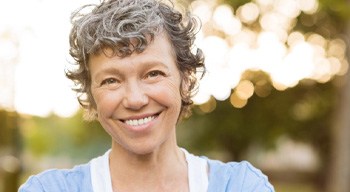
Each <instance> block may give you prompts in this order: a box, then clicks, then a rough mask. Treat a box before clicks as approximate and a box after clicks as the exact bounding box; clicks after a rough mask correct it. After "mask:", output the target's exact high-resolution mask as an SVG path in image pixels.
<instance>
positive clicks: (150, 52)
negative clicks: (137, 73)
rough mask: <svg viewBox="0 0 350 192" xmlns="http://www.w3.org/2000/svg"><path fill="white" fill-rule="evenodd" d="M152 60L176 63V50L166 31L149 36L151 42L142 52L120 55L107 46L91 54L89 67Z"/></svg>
mask: <svg viewBox="0 0 350 192" xmlns="http://www.w3.org/2000/svg"><path fill="white" fill-rule="evenodd" d="M132 42H133V41H132ZM131 46H133V45H131ZM152 61H156V62H162V63H165V64H176V57H175V51H174V49H173V46H172V45H171V43H170V40H169V38H168V37H167V35H166V34H165V33H159V34H158V35H155V36H154V38H153V40H151V38H149V43H148V45H147V46H146V47H145V49H144V50H143V51H142V52H137V51H133V52H132V54H130V55H127V56H118V54H116V53H115V52H113V50H112V49H111V48H105V49H103V50H101V51H100V53H97V54H92V55H90V58H89V68H90V70H93V69H96V67H97V68H99V66H101V65H103V64H105V65H106V64H109V65H115V64H118V63H125V64H130V63H144V62H152Z"/></svg>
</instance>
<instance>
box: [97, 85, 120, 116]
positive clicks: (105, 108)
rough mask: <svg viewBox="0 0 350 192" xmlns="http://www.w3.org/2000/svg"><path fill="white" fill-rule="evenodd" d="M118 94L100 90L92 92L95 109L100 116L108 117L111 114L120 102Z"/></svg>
mask: <svg viewBox="0 0 350 192" xmlns="http://www.w3.org/2000/svg"><path fill="white" fill-rule="evenodd" d="M119 95H120V94H118V93H117V92H113V91H108V90H101V91H97V92H95V94H93V96H94V99H95V103H96V110H97V113H98V115H99V117H100V118H104V117H106V116H107V117H110V116H112V115H113V112H114V110H115V108H116V107H117V106H118V105H119V103H120V102H121V99H120V96H119Z"/></svg>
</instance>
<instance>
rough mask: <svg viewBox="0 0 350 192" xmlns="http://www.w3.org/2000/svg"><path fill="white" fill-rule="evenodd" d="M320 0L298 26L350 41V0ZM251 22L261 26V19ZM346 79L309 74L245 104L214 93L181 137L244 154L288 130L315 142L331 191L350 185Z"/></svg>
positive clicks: (199, 146)
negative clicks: (319, 78) (317, 79)
mask: <svg viewBox="0 0 350 192" xmlns="http://www.w3.org/2000/svg"><path fill="white" fill-rule="evenodd" d="M248 2H251V1H249V0H238V1H237V0H220V1H219V4H222V3H225V4H229V5H231V6H232V7H233V8H234V10H237V8H238V7H239V6H241V5H243V4H246V3H248ZM319 5H320V6H319V10H318V11H317V12H316V13H315V14H312V15H309V14H305V13H301V14H300V15H299V16H298V18H297V21H296V23H295V26H294V29H293V30H295V31H300V32H302V33H308V32H314V33H317V34H320V35H322V36H323V37H325V38H327V39H332V38H342V39H343V40H344V41H345V42H346V43H347V44H348V45H349V36H348V34H349V33H350V32H349V31H347V28H349V25H350V24H349V20H350V1H349V0H348V1H344V0H332V1H331V0H320V1H319ZM251 27H254V28H255V30H256V25H254V24H251ZM348 58H350V57H349V55H348ZM244 79H248V80H250V81H252V82H253V83H254V84H255V85H256V84H257V83H258V81H259V80H264V81H265V82H270V84H271V81H270V79H269V77H268V75H264V74H263V72H260V71H259V72H256V71H250V72H249V71H248V72H246V73H245V74H244V75H243V76H242V79H241V80H244ZM345 79H346V78H345ZM341 81H344V77H334V78H333V79H332V80H331V81H329V82H327V83H324V84H320V83H317V82H315V81H312V80H303V81H301V82H300V83H299V84H298V85H297V86H296V87H294V88H290V89H287V90H285V91H283V92H279V91H276V90H274V89H272V88H271V92H270V93H269V95H268V96H267V97H266V98H261V97H257V96H253V97H252V98H250V99H249V102H248V104H247V105H246V106H245V107H244V108H242V109H236V108H233V107H232V105H231V103H230V101H228V100H226V101H215V99H213V98H212V99H210V100H209V102H207V103H205V104H203V105H201V106H196V107H195V109H194V114H193V116H192V117H191V118H190V119H188V120H186V121H185V122H184V123H183V124H182V125H181V129H180V130H179V134H180V135H181V138H183V140H181V141H180V143H181V144H182V145H184V146H186V147H188V148H191V147H193V148H194V149H193V150H194V151H196V150H198V151H202V152H203V151H205V150H206V149H209V150H222V149H224V151H225V152H228V153H229V157H228V158H229V159H230V160H232V159H234V160H242V159H243V158H244V154H245V152H246V151H247V149H248V148H249V147H250V146H251V145H258V146H262V147H266V148H269V147H274V145H275V142H276V140H277V139H278V138H279V137H280V136H284V135H287V136H288V137H291V138H293V139H295V140H299V141H300V140H301V141H304V142H307V143H310V144H312V146H313V147H314V148H315V149H316V150H317V152H318V153H319V154H320V157H321V161H322V162H321V167H322V169H320V170H319V173H320V174H318V175H319V176H317V178H316V180H317V182H318V186H319V187H320V190H321V189H322V190H325V188H324V187H325V186H326V185H328V186H329V187H328V188H329V191H330V192H331V191H339V192H345V191H349V182H348V181H349V180H350V176H349V175H350V170H349V166H348V165H346V162H347V163H348V162H349V159H350V158H349V153H350V152H349V141H350V138H349V137H350V134H349V129H350V122H349V119H348V115H349V114H350V111H349V110H350V106H349V99H350V96H349V90H350V88H349V87H350V86H349V84H350V83H349V81H350V78H347V80H345V81H346V82H347V83H343V84H342V83H339V82H341ZM234 91H235V90H233V92H234ZM339 95H341V97H340V96H339ZM339 98H340V99H339ZM203 109H204V110H203ZM213 110H215V112H212V113H211V111H213ZM203 111H206V112H203ZM332 117H334V118H332ZM330 153H334V155H333V156H331V155H330ZM330 162H332V164H330ZM344 166H345V167H344Z"/></svg>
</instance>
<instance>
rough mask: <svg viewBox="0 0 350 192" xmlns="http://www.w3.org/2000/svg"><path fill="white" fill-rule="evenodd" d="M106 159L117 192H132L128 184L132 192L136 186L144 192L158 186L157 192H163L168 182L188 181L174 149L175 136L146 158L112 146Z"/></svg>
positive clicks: (179, 154)
mask: <svg viewBox="0 0 350 192" xmlns="http://www.w3.org/2000/svg"><path fill="white" fill-rule="evenodd" d="M109 158H110V162H109V165H110V172H111V179H112V184H113V186H118V187H116V188H118V189H119V191H122V190H120V189H121V188H124V189H128V190H129V191H132V190H130V184H131V183H132V186H133V187H134V188H135V191H137V190H136V187H137V186H140V187H141V188H140V189H142V188H143V191H144V190H145V189H147V186H149V187H150V188H148V189H149V190H151V188H152V187H155V186H157V185H160V186H158V189H160V191H162V190H163V191H164V186H163V185H168V184H169V181H179V180H181V181H185V183H187V180H188V179H187V163H186V159H185V156H184V154H183V152H182V151H181V149H179V147H178V146H177V143H176V137H175V136H174V137H173V138H170V139H168V140H167V141H166V142H164V143H163V144H162V145H161V146H159V147H158V148H156V149H154V150H153V151H152V152H150V153H146V154H135V153H132V152H130V151H128V150H126V149H124V148H122V147H121V146H120V145H119V144H117V143H115V142H113V144H112V151H111V153H110V157H109ZM170 184H171V182H170ZM141 191H142V190H141ZM146 191H147V190H146ZM151 191H155V189H154V188H153V189H152V190H151ZM168 191H169V190H168Z"/></svg>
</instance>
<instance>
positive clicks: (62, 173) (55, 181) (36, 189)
mask: <svg viewBox="0 0 350 192" xmlns="http://www.w3.org/2000/svg"><path fill="white" fill-rule="evenodd" d="M205 159H206V158H205ZM206 160H207V161H208V165H209V186H208V192H274V191H275V190H274V188H273V186H272V185H271V184H270V183H269V181H268V179H267V177H266V176H265V175H264V174H262V172H261V171H260V170H258V169H256V168H254V167H253V166H252V165H251V164H250V163H248V162H246V161H242V162H240V163H237V162H230V163H223V162H221V161H216V160H210V159H206ZM41 191H45V192H92V191H93V190H92V184H91V175H90V163H87V164H83V165H78V166H75V167H74V168H72V169H52V170H48V171H45V172H43V173H40V174H38V175H34V176H31V177H30V178H29V179H28V181H27V182H26V183H24V184H23V185H22V186H21V187H20V189H19V192H41Z"/></svg>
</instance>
